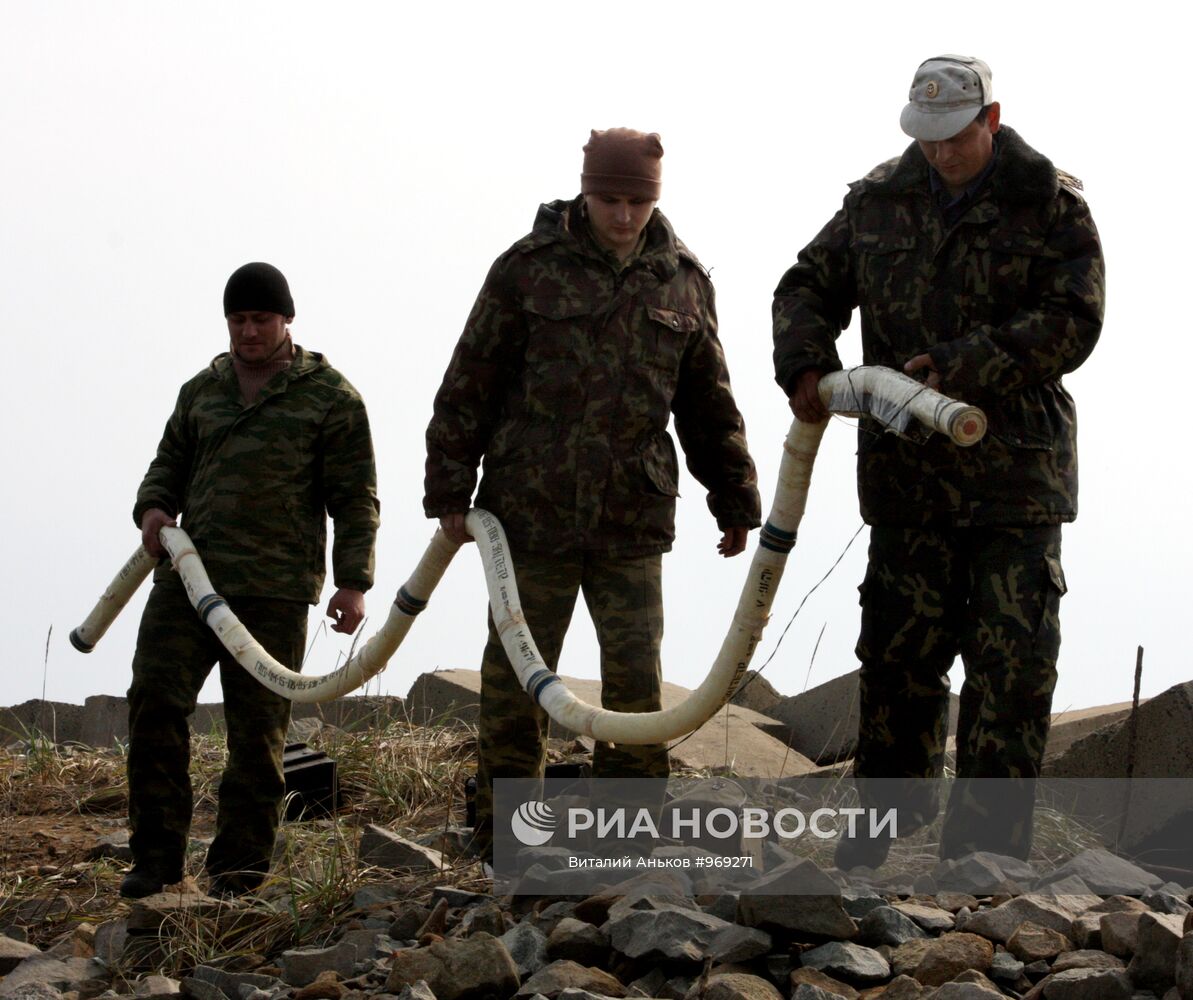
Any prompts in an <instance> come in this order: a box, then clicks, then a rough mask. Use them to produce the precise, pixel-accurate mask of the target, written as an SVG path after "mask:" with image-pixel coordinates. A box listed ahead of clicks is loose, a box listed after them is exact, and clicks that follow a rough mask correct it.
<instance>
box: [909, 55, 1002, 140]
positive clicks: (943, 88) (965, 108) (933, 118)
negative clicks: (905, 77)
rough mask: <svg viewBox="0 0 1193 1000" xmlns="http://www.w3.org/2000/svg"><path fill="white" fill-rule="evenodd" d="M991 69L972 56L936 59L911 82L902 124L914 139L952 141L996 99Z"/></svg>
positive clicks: (924, 64) (919, 70)
mask: <svg viewBox="0 0 1193 1000" xmlns="http://www.w3.org/2000/svg"><path fill="white" fill-rule="evenodd" d="M990 77H991V74H990V67H989V66H987V65H986V64H985V63H984V62H982V60H981V59H975V58H974V57H973V56H953V55H945V56H933V57H932V58H931V59H927V60H925V61H924V62H922V63H920V68H919V69H917V70H916V71H915V79H914V80H912V81H911V93H910V94H908V101H909V103H908V105H907V106H906V107H905V108H904V109H903V114H902V115H900V116H899V125H900V127H901V128H902V129H903V131H904V132H906V133H907V134H908V135H909V136H911V137H912V138H913V139H924V140H926V141H928V142H939V141H940V140H941V139H950V138H952V137H953V136H955V135H956V134H957V133H958V132H960V131H961V130H962V129H963V128H965V126H966V125H968V124H969V123H970V122H971V121H973V120H974V119H975V118H976V117H977V116H978V112H979V111H981V110H982V108H984V107H985V106H986V105H987V104H989V103H991V101H993V100H994V98H993V97H992V96H991V95H992V90H991V85H990Z"/></svg>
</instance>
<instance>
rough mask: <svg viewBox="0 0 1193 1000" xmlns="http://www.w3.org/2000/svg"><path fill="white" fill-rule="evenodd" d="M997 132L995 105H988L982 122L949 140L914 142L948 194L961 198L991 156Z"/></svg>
mask: <svg viewBox="0 0 1193 1000" xmlns="http://www.w3.org/2000/svg"><path fill="white" fill-rule="evenodd" d="M997 131H998V104H991V105H990V107H989V109H988V110H987V112H986V118H985V120H984V121H977V120H976V119H975V120H974V121H972V122H970V123H969V124H968V125H966V126H965V128H963V129H962V130H961V131H960V132H958V133H957V134H956V135H955V136H953V137H952V138H949V139H941V140H940V141H939V142H929V141H928V140H926V139H917V140H916V141H917V142H918V143H919V146H920V150H921V151H922V152H923V154H924V158H925V159H926V160H927V161H928V163H929V164H931V165H932V167H933V168H934V169H935V170H936V172H937V173H938V174H940V179H941V180H942V181H944V184H945V187H947V188H948V189H949V192H950V193H951V194H954V195H957V194H960V193H961V192H962V191H963V190H964V189H965V185H966V184H968V183H969V182H970V181H972V180H973V179H974V178H975V177H977V176H978V174H980V173H981V172H982V171H983V170H984V169H985V167H986V164H987V163H989V162H990V157H991V156H993V155H994V133H995V132H997Z"/></svg>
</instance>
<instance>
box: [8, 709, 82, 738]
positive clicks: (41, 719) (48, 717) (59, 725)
mask: <svg viewBox="0 0 1193 1000" xmlns="http://www.w3.org/2000/svg"><path fill="white" fill-rule="evenodd" d="M82 723H83V706H82V705H67V704H65V703H63V702H60V701H42V700H41V699H40V698H32V699H30V700H29V701H25V702H22V703H21V704H19V705H14V706H13V707H12V708H5V709H0V738H2V739H3V740H4V742H5V743H6V744H7V743H17V742H24V741H26V740H30V739H32V738H34V737H36V736H40V737H44V738H47V739H50V740H53V741H54V742H56V743H77V742H78V741H79V736H80V733H81V732H82Z"/></svg>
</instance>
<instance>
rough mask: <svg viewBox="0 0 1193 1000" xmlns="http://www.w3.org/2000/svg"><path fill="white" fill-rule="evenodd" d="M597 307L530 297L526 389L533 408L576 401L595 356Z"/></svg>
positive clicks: (526, 304)
mask: <svg viewBox="0 0 1193 1000" xmlns="http://www.w3.org/2000/svg"><path fill="white" fill-rule="evenodd" d="M595 309H596V307H595V305H594V304H593V303H591V302H584V301H582V300H580V299H574V298H566V297H550V296H526V297H525V298H524V299H523V300H522V310H523V313H524V315H525V318H526V354H525V372H524V378H525V386H526V395H527V403H528V404H529V405H530V406H531V407H532V408H534V407H539V406H542V407H546V408H547V409H548V411H549V412H552V413H554V412H555V407H557V406H558V404H559V403H560V402H562V401H564V400H566V399H568V398H569V397H574V394H575V391H576V383H577V381H578V380H579V379H580V378H581V377H582V375H583V373H584V369H585V368H586V366H587V364H588V362H589V357H590V355H591V341H592V327H593V323H594V312H595Z"/></svg>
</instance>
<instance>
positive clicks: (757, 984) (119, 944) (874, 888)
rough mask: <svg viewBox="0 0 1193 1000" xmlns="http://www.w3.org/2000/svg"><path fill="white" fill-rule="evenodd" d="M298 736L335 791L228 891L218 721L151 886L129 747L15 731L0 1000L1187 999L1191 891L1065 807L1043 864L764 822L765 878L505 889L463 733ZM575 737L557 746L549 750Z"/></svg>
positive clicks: (555, 753) (413, 730)
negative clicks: (218, 863) (217, 788)
mask: <svg viewBox="0 0 1193 1000" xmlns="http://www.w3.org/2000/svg"><path fill="white" fill-rule="evenodd" d="M1156 701H1157V702H1158V701H1159V699H1157V700H1156ZM1186 731H1187V730H1186ZM305 738H309V739H311V740H313V741H314V742H315V743H318V744H319V745H320V746H321V747H322V748H323V749H325V750H327V752H328V753H330V754H331V755H332V756H333V757H335V759H336V760H337V761H338V762H339V775H340V786H341V792H342V793H343V798H342V802H341V808H340V811H339V813H338V815H337V816H336V817H334V818H324V819H316V820H314V821H305V822H298V823H292V824H288V825H287V826H286V827H285V828H284V831H283V836H282V838H281V843H280V848H279V853H278V855H277V857H276V859H275V866H274V870H275V874H274V876H273V877H272V878H271V880H270V881H269V882H267V884H266V886H265V887H263V889H262V890H261V891H260V892H259V893H256V894H254V895H252V896H248V897H243V898H241V899H237V900H224V901H221V900H216V899H212V898H210V897H208V896H206V895H205V894H204V892H203V888H204V886H205V883H204V882H203V881H202V879H201V877H199V878H198V879H197V875H198V873H199V872H200V870H201V865H202V852H203V847H204V838H205V837H207V836H209V834H210V830H211V825H212V817H213V810H214V807H213V798H214V793H213V788H214V782H215V781H216V780H217V778H218V774H219V771H220V769H221V767H222V757H221V753H222V743H221V741H220V740H219V739H218V738H213V739H211V740H206V739H205V738H198V737H197V738H196V740H195V743H194V746H193V753H192V759H193V768H192V777H193V781H194V784H195V790H196V816H195V825H194V829H193V834H194V843H193V848H194V850H193V852H192V855H191V857H190V859H189V862H188V870H189V871H190V872H191V873H192V874H191V875H189V876H188V877H187V878H185V879H184V880H183V882H181V883H179V884H178V885H176V886H171V887H168V889H167V891H166V892H163V893H162V894H160V895H158V896H154V897H150V898H148V899H146V900H142V901H138V902H129V901H126V900H121V899H120V898H119V896H118V895H117V887H118V885H119V881H120V877H121V874H122V872H123V870H125V868H126V866H127V863H128V853H127V830H126V829H125V821H124V815H125V809H126V803H125V799H124V790H123V759H122V757H121V750H120V748H119V746H116V747H115V748H113V749H111V750H108V751H102V752H97V751H83V750H77V751H76V750H74V749H71V748H69V747H67V748H63V747H46V746H42V745H40V744H37V743H29V742H27V743H26V744H24V745H22V746H21V747H19V748H17V750H15V751H14V750H12V748H10V752H9V754H8V756H5V755H4V753H3V752H0V1000H3V998H6V997H16V998H29V1000H60V998H63V997H65V998H68V1000H92V998H95V997H113V998H115V997H126V996H127V997H142V998H154V1000H157V998H163V1000H164V998H167V997H174V996H176V995H181V996H184V997H186V998H190V1000H366V998H372V997H382V998H389V997H398V998H401V1000H436V998H437V1000H487V998H489V997H493V998H498V1000H505V998H512V997H523V998H527V1000H538V998H539V997H545V998H547V1000H557V998H563V1000H593V998H597V997H614V998H622V997H659V998H667V1000H774V998H780V997H781V998H784V1000H786V998H790V1000H878V998H879V997H882V998H884V1000H994V998H996V997H1000V996H1004V997H1012V998H1022V1000H1041V998H1042V1000H1193V915H1191V912H1190V911H1191V906H1190V889H1191V888H1193V887H1191V886H1190V884H1187V882H1186V881H1185V880H1184V879H1183V877H1182V874H1181V873H1178V874H1176V875H1175V876H1174V875H1173V873H1171V872H1168V873H1165V874H1164V875H1163V876H1161V875H1157V874H1155V873H1154V872H1149V871H1145V870H1143V869H1142V868H1138V867H1136V866H1135V865H1133V864H1131V863H1129V862H1128V861H1126V860H1124V859H1122V858H1120V857H1117V856H1115V855H1112V854H1109V853H1108V852H1106V851H1103V850H1101V849H1098V848H1096V847H1091V846H1090V845H1089V843H1088V842H1087V841H1085V840H1084V839H1081V838H1078V837H1075V836H1074V835H1073V834H1072V833H1071V832H1070V831H1068V830H1067V829H1064V830H1061V829H1057V830H1052V829H1050V828H1049V827H1048V825H1047V824H1046V823H1041V824H1039V825H1038V826H1037V847H1039V844H1040V841H1041V840H1046V841H1049V844H1048V848H1049V849H1048V850H1046V851H1044V852H1043V854H1042V856H1041V858H1033V864H1032V865H1028V864H1026V863H1024V862H1021V861H1017V860H1014V859H1009V858H1001V857H998V856H994V855H972V856H970V857H968V858H965V859H962V860H960V861H954V862H948V863H944V864H940V865H936V866H935V867H932V865H931V864H928V865H925V864H924V862H925V860H926V859H931V858H932V857H933V855H934V847H935V845H934V844H931V843H924V844H920V845H919V846H918V847H917V848H916V850H917V852H918V853H917V854H916V856H915V859H914V860H915V862H916V866H915V867H914V869H913V867H912V865H911V862H910V857H909V856H901V855H900V854H899V853H898V849H896V850H895V851H893V852H892V856H891V859H890V860H889V861H888V862H887V864H885V865H884V866H883V868H882V869H880V871H879V872H869V871H867V870H865V869H861V870H856V871H854V872H851V873H849V875H848V877H847V876H846V875H845V874H843V873H841V872H839V871H837V870H835V869H833V868H831V867H829V865H830V864H831V850H830V851H828V852H827V854H826V853H825V852H821V853H818V854H815V855H814V856H812V857H796V856H793V855H792V854H790V853H788V852H786V851H785V850H784V848H783V847H782V846H780V845H778V844H776V843H767V844H766V845H765V846H764V850H763V856H762V858H761V862H762V864H761V865H760V874H759V875H757V876H756V877H754V879H753V880H747V881H745V882H741V883H737V884H736V886H735V888H733V889H732V890H728V889H725V888H723V887H719V886H718V884H717V883H716V882H715V881H713V880H712V878H711V873H710V872H709V871H707V870H705V871H699V870H689V871H674V870H668V871H653V872H648V873H647V874H643V875H639V876H637V877H636V878H632V879H629V880H627V881H624V882H621V883H617V884H608V885H606V886H604V887H602V888H600V889H599V890H597V891H595V892H591V893H585V894H583V895H579V894H578V895H574V896H569V897H559V896H548V895H542V894H538V895H532V894H529V893H519V894H512V895H495V894H494V891H493V883H492V882H491V881H490V880H489V879H488V878H486V877H485V872H484V871H483V870H482V868H481V866H480V865H479V864H478V863H476V862H475V861H469V860H466V859H464V858H462V857H461V856H460V847H461V844H462V843H463V842H464V840H465V839H466V835H467V834H466V831H464V830H462V829H460V828H459V826H458V824H459V823H460V822H461V821H462V819H463V803H462V801H461V796H460V790H461V788H462V785H463V778H464V776H465V775H466V774H467V773H469V772H470V771H471V769H472V761H473V756H472V755H473V753H474V734H473V733H472V732H471V731H469V730H468V729H467V728H466V727H465V728H463V729H460V728H458V727H427V726H419V725H411V724H409V723H391V724H389V725H386V726H380V727H368V728H367V731H366V732H364V733H361V734H354V733H346V732H340V731H338V730H336V729H335V728H334V727H331V726H328V727H324V728H322V729H319V728H316V729H314V730H312V731H311V732H310V733H308V734H307V735H306V736H304V739H305ZM584 751H585V747H584V746H582V745H581V744H579V743H576V744H567V743H564V742H560V743H556V744H554V748H553V750H552V753H551V759H553V760H554V761H556V762H568V761H570V760H571V759H572V757H573V756H575V755H582V754H583V753H584ZM674 763H676V762H675V761H673V764H674ZM1061 837H1066V838H1068V839H1067V840H1065V841H1064V845H1063V846H1064V847H1065V848H1066V849H1065V850H1054V849H1053V848H1054V847H1055V846H1056V843H1058V842H1059V838H1061ZM1052 838H1055V839H1052ZM659 850H667V849H666V848H663V849H659ZM1037 853H1040V852H1037ZM1043 856H1047V858H1048V861H1047V863H1046V864H1045V863H1042V857H1043ZM913 871H914V874H913ZM532 872H533V869H532ZM529 875H530V873H528V877H529ZM1183 875H1188V873H1183ZM615 877H616V876H612V875H611V878H615ZM1172 877H1175V879H1176V880H1175V881H1165V878H1172ZM1190 877H1191V878H1193V876H1190ZM534 884H535V883H533V881H532V882H529V883H528V882H523V883H522V885H521V886H520V888H522V889H527V888H531V887H532V886H533V885H534ZM538 884H540V885H541V884H542V883H538Z"/></svg>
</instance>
